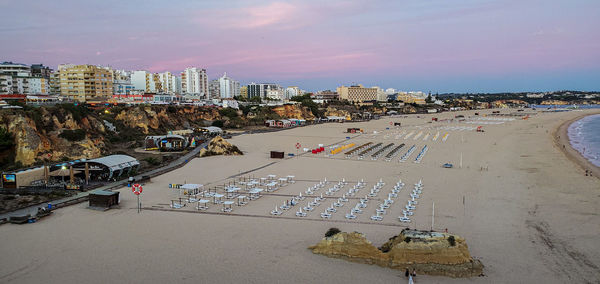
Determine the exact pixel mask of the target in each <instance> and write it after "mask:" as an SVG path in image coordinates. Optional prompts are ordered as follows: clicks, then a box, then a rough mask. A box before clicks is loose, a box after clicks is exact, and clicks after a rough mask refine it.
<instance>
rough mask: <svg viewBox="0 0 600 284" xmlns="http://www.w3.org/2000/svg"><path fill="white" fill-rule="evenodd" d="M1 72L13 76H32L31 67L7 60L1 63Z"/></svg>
mask: <svg viewBox="0 0 600 284" xmlns="http://www.w3.org/2000/svg"><path fill="white" fill-rule="evenodd" d="M0 73H3V74H5V75H11V76H19V77H31V67H29V66H27V65H25V64H20V63H13V62H9V61H7V62H2V63H0Z"/></svg>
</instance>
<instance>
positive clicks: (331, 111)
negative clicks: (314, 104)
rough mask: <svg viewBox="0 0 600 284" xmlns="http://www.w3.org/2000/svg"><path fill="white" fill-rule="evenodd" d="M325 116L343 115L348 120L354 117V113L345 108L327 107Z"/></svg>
mask: <svg viewBox="0 0 600 284" xmlns="http://www.w3.org/2000/svg"><path fill="white" fill-rule="evenodd" d="M325 116H341V117H345V118H346V119H347V120H350V119H352V115H351V114H350V112H349V111H347V110H344V109H336V108H332V107H327V109H326V110H325Z"/></svg>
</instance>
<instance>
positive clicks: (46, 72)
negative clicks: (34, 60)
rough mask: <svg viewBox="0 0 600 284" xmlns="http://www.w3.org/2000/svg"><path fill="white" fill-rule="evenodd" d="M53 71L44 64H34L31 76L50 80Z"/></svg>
mask: <svg viewBox="0 0 600 284" xmlns="http://www.w3.org/2000/svg"><path fill="white" fill-rule="evenodd" d="M51 74H52V69H50V67H48V66H44V64H33V65H31V76H32V77H36V78H46V79H50V75H51Z"/></svg>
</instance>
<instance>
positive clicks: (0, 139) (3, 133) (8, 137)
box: [0, 128, 15, 150]
mask: <svg viewBox="0 0 600 284" xmlns="http://www.w3.org/2000/svg"><path fill="white" fill-rule="evenodd" d="M14 143H15V141H14V138H13V136H12V134H11V133H10V132H8V130H6V129H4V128H0V150H6V149H10V148H12V146H13V145H14Z"/></svg>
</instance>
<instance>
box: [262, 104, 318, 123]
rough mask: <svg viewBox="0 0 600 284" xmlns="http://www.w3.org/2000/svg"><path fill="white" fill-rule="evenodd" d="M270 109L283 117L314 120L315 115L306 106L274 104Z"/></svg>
mask: <svg viewBox="0 0 600 284" xmlns="http://www.w3.org/2000/svg"><path fill="white" fill-rule="evenodd" d="M271 110H272V111H273V112H275V113H277V114H278V115H279V116H281V117H283V118H295V119H304V120H315V116H314V115H313V113H312V112H311V111H310V110H309V109H308V108H307V107H303V106H299V105H282V106H276V107H273V108H272V109H271Z"/></svg>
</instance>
